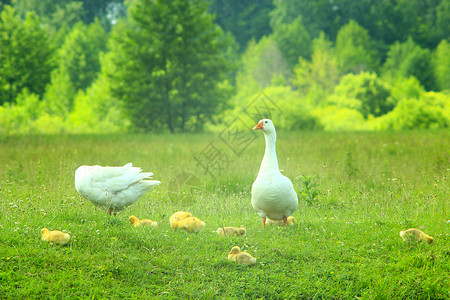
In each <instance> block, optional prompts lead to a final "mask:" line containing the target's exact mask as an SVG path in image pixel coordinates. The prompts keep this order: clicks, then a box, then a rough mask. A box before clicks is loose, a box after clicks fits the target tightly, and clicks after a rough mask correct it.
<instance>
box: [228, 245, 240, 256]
mask: <svg viewBox="0 0 450 300" xmlns="http://www.w3.org/2000/svg"><path fill="white" fill-rule="evenodd" d="M239 252H241V248H239V246H234V247H233V248H231V251H230V252H229V254H238V253H239Z"/></svg>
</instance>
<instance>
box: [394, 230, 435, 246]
mask: <svg viewBox="0 0 450 300" xmlns="http://www.w3.org/2000/svg"><path fill="white" fill-rule="evenodd" d="M400 236H401V238H402V239H403V240H404V241H408V240H413V241H421V242H427V243H428V244H432V243H433V238H432V237H431V236H429V235H427V234H425V233H423V232H422V231H420V230H419V229H417V228H410V229H408V230H404V231H400Z"/></svg>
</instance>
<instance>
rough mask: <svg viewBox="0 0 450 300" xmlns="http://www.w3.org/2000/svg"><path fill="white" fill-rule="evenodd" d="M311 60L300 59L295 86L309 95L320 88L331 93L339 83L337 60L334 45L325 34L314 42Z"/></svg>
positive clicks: (296, 67) (296, 68) (295, 69)
mask: <svg viewBox="0 0 450 300" xmlns="http://www.w3.org/2000/svg"><path fill="white" fill-rule="evenodd" d="M312 48H313V53H312V55H311V60H307V59H305V58H303V57H300V59H299V62H298V64H297V65H296V66H295V68H294V72H295V77H294V80H293V81H294V82H293V83H294V84H295V86H297V87H298V88H299V89H300V90H301V91H302V92H303V93H305V94H307V93H308V92H309V91H310V90H311V89H312V88H314V87H316V86H318V87H319V88H320V89H322V90H323V91H326V92H331V91H332V90H333V89H334V87H335V86H336V84H337V83H338V81H339V70H338V65H337V59H336V56H335V53H334V49H333V47H332V43H331V42H330V41H329V40H328V39H327V38H326V37H325V35H324V34H323V33H321V34H320V36H319V37H318V38H316V39H314V40H313V42H312Z"/></svg>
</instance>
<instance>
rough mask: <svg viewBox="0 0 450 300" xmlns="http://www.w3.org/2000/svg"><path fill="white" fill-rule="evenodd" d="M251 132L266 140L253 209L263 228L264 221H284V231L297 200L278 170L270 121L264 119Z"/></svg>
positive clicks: (273, 132) (273, 130)
mask: <svg viewBox="0 0 450 300" xmlns="http://www.w3.org/2000/svg"><path fill="white" fill-rule="evenodd" d="M253 129H254V130H262V132H263V133H264V137H265V139H266V151H265V153H264V157H263V160H262V162H261V168H260V169H259V173H258V176H257V177H256V180H255V182H254V183H253V185H252V205H253V208H254V209H255V210H256V212H257V213H258V215H259V216H260V217H261V218H262V223H263V228H264V227H265V226H266V217H269V218H270V219H272V220H284V227H286V223H287V217H289V216H290V215H291V214H292V213H293V212H294V211H295V210H296V209H297V206H298V198H297V193H296V192H295V190H294V186H293V185H292V182H291V180H290V179H289V178H287V177H286V176H284V175H282V174H281V173H280V169H279V168H278V160H277V153H276V149H275V142H276V139H277V135H276V132H275V127H274V126H273V123H272V121H271V120H269V119H263V120H261V121H259V123H258V125H256V126H255V127H254V128H253Z"/></svg>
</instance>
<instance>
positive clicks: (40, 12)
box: [13, 0, 85, 48]
mask: <svg viewBox="0 0 450 300" xmlns="http://www.w3.org/2000/svg"><path fill="white" fill-rule="evenodd" d="M13 3H14V7H15V8H16V9H17V10H18V12H19V13H21V14H22V15H25V14H26V13H28V12H34V13H36V15H37V16H38V17H39V19H40V20H41V23H42V25H43V26H44V28H45V29H46V31H47V33H48V35H49V39H50V40H51V43H52V45H54V46H55V47H56V48H59V47H60V46H61V45H62V44H63V42H64V39H65V37H66V35H67V34H68V33H69V32H70V31H71V28H72V26H74V25H75V24H76V23H78V22H80V21H81V20H82V19H83V15H84V13H85V10H84V8H83V3H82V2H80V1H72V0H59V1H53V0H13Z"/></svg>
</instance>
